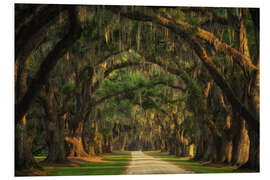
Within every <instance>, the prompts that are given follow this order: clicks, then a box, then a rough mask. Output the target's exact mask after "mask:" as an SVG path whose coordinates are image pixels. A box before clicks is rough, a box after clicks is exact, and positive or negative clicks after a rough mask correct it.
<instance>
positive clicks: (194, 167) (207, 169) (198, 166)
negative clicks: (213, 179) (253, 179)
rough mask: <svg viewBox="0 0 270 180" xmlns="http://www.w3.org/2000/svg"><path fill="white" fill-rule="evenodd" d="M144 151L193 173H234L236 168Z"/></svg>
mask: <svg viewBox="0 0 270 180" xmlns="http://www.w3.org/2000/svg"><path fill="white" fill-rule="evenodd" d="M144 153H145V154H147V155H150V156H153V157H156V158H159V159H161V160H164V161H167V162H171V163H172V164H175V165H178V166H180V167H182V168H184V169H186V170H190V171H193V172H195V173H235V169H236V168H234V167H215V166H210V165H205V164H202V163H201V162H199V161H194V160H192V159H188V158H180V157H176V156H174V155H168V154H167V153H160V152H157V151H146V152H144Z"/></svg>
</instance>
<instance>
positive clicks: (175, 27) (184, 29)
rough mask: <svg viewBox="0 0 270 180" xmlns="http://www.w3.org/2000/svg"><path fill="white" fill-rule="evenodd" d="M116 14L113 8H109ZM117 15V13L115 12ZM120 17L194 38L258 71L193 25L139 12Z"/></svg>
mask: <svg viewBox="0 0 270 180" xmlns="http://www.w3.org/2000/svg"><path fill="white" fill-rule="evenodd" d="M110 10H112V11H113V12H115V13H116V9H115V8H113V7H112V8H110ZM117 13H119V12H118V11H117ZM120 15H121V16H124V17H127V18H129V19H134V20H138V21H150V22H154V23H156V24H158V25H161V26H164V27H167V28H168V29H170V30H171V31H173V32H174V33H176V34H178V35H180V36H181V37H186V40H188V41H190V40H191V39H190V37H191V36H193V37H196V38H199V39H201V40H204V41H205V42H206V43H207V44H209V45H211V46H213V47H214V48H215V49H216V50H217V51H218V52H221V53H224V54H226V55H229V56H232V57H233V59H234V60H235V61H236V62H237V63H238V64H239V65H240V66H241V67H242V68H244V67H247V69H250V70H258V68H257V67H256V66H255V65H253V64H252V61H251V60H250V59H249V58H248V57H246V56H244V55H243V54H242V53H240V52H239V51H237V50H236V49H234V48H233V47H231V46H230V45H228V44H226V43H224V42H222V41H220V40H219V39H218V38H217V37H216V36H215V35H214V34H213V33H211V32H209V31H206V30H204V29H201V28H199V27H194V26H193V25H191V24H189V23H187V22H184V21H180V20H178V21H177V22H176V21H174V20H171V19H168V18H165V17H162V16H160V15H146V14H143V13H141V12H138V11H135V12H121V11H120Z"/></svg>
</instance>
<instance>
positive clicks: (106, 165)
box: [47, 152, 131, 176]
mask: <svg viewBox="0 0 270 180" xmlns="http://www.w3.org/2000/svg"><path fill="white" fill-rule="evenodd" d="M103 160H104V161H105V162H87V163H82V164H81V167H59V168H55V167H49V168H48V169H47V170H48V172H49V173H48V175H49V176H79V175H120V174H123V173H124V172H125V170H126V168H127V166H128V163H129V161H130V160H131V154H130V152H114V153H112V154H108V155H105V157H104V158H103Z"/></svg>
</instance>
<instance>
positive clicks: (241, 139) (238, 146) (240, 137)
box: [232, 116, 250, 166]
mask: <svg viewBox="0 0 270 180" xmlns="http://www.w3.org/2000/svg"><path fill="white" fill-rule="evenodd" d="M234 117H235V116H234ZM236 117H237V116H236ZM233 124H234V123H233ZM234 126H235V125H234ZM233 128H235V129H234V134H235V135H234V139H233V153H232V163H233V164H235V165H237V166H241V165H243V164H244V163H246V162H247V161H248V154H249V149H250V148H249V144H250V142H249V137H248V132H247V129H246V123H245V120H243V119H242V120H241V122H240V124H239V125H236V127H233Z"/></svg>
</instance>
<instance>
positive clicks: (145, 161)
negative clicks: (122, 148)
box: [126, 151, 192, 174]
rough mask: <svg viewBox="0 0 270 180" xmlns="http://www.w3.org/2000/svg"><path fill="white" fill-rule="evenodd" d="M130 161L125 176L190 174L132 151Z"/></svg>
mask: <svg viewBox="0 0 270 180" xmlns="http://www.w3.org/2000/svg"><path fill="white" fill-rule="evenodd" d="M131 155H132V160H131V162H130V164H129V167H128V168H127V172H126V174H184V173H192V172H191V171H187V170H184V169H182V168H180V167H178V166H176V165H173V164H170V163H168V162H166V161H163V160H161V159H158V158H154V157H152V156H148V155H146V154H144V153H143V152H141V151H132V152H131Z"/></svg>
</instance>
